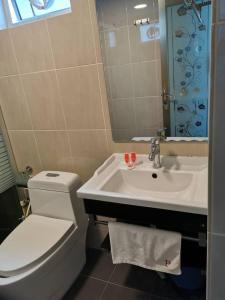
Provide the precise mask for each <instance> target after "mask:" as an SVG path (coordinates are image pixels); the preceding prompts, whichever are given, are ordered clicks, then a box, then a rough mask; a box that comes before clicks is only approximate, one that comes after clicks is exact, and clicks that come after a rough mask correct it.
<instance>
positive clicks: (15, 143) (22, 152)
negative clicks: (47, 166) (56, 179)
mask: <svg viewBox="0 0 225 300" xmlns="http://www.w3.org/2000/svg"><path fill="white" fill-rule="evenodd" d="M9 137H10V142H11V145H12V149H13V153H14V157H15V159H16V164H17V167H18V169H19V171H24V170H25V168H26V167H27V166H30V167H32V168H33V170H34V174H36V173H38V172H40V171H41V170H42V166H41V162H40V160H39V156H38V152H37V148H36V144H35V138H34V133H33V132H32V131H9Z"/></svg>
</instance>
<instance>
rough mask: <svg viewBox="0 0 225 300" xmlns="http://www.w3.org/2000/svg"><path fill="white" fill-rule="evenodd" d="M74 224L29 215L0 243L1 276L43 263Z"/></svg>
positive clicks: (15, 273) (13, 273)
mask: <svg viewBox="0 0 225 300" xmlns="http://www.w3.org/2000/svg"><path fill="white" fill-rule="evenodd" d="M73 228H74V223H73V222H72V221H67V220H59V219H53V218H49V217H43V216H38V215H30V216H29V217H28V218H26V219H25V220H24V221H23V222H22V223H21V224H20V225H19V226H17V227H16V228H15V229H14V231H13V232H12V233H11V234H10V235H9V236H8V237H7V238H6V239H5V240H4V241H3V243H2V244H1V245H0V276H2V277H9V276H13V275H18V274H20V273H21V272H24V271H27V270H29V269H30V268H31V267H33V266H35V265H36V264H37V263H40V262H41V261H42V260H43V259H45V258H46V257H47V256H48V255H49V254H50V253H52V252H53V251H54V250H55V249H56V248H57V247H58V246H59V244H61V243H62V241H63V240H65V238H66V237H67V236H68V235H69V234H70V232H71V231H72V230H73Z"/></svg>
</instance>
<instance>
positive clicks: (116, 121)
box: [110, 98, 135, 129]
mask: <svg viewBox="0 0 225 300" xmlns="http://www.w3.org/2000/svg"><path fill="white" fill-rule="evenodd" d="M110 104H111V109H110V114H111V116H112V123H113V126H112V127H113V129H132V128H133V127H135V111H134V103H133V99H132V98H130V99H120V100H113V101H112V102H111V103H110Z"/></svg>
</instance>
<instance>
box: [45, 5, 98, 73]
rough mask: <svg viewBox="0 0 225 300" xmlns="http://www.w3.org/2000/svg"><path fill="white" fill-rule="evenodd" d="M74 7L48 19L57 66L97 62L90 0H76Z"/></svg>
mask: <svg viewBox="0 0 225 300" xmlns="http://www.w3.org/2000/svg"><path fill="white" fill-rule="evenodd" d="M72 9H73V12H72V13H70V14H65V15H62V16H57V17H54V18H50V19H48V20H47V22H48V28H49V33H50V37H51V41H52V47H53V53H54V58H55V63H56V67H57V68H64V67H72V66H80V65H88V64H93V63H95V62H96V55H95V47H94V39H93V32H92V24H91V19H90V13H89V6H88V0H83V1H82V0H77V1H74V2H73V7H72Z"/></svg>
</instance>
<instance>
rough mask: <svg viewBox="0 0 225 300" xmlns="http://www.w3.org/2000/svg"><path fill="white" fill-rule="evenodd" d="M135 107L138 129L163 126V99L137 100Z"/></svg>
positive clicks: (148, 98)
mask: <svg viewBox="0 0 225 300" xmlns="http://www.w3.org/2000/svg"><path fill="white" fill-rule="evenodd" d="M134 105H135V113H136V124H137V128H138V129H144V128H153V127H158V129H159V128H161V127H162V126H163V110H162V99H161V97H147V98H136V99H135V101H134Z"/></svg>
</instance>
